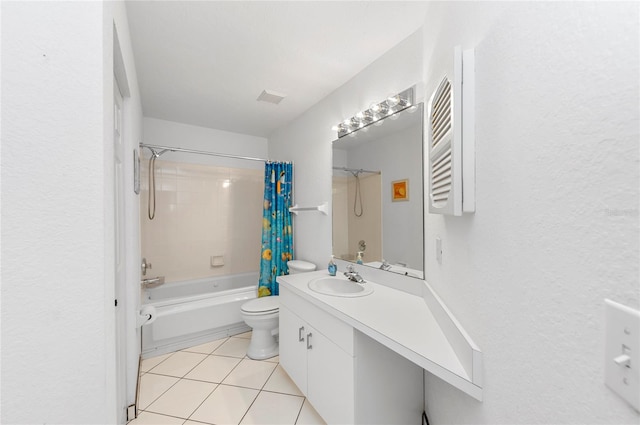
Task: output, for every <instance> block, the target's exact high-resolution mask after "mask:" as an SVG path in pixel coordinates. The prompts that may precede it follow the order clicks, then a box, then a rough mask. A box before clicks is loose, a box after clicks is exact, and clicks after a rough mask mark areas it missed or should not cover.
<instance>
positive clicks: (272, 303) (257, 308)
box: [241, 295, 280, 313]
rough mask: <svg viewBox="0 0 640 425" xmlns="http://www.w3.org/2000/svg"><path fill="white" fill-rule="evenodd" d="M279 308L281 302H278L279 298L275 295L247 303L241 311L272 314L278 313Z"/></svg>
mask: <svg viewBox="0 0 640 425" xmlns="http://www.w3.org/2000/svg"><path fill="white" fill-rule="evenodd" d="M279 308H280V302H279V301H278V296H277V295H273V296H270V297H262V298H256V299H254V300H251V301H247V302H246V303H244V304H242V307H241V310H242V311H244V312H246V313H272V312H274V311H278V309H279Z"/></svg>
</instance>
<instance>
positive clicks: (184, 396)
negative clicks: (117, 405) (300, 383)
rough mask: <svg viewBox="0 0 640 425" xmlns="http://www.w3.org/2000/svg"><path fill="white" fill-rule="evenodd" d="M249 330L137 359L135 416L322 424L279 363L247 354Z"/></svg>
mask: <svg viewBox="0 0 640 425" xmlns="http://www.w3.org/2000/svg"><path fill="white" fill-rule="evenodd" d="M250 338H251V332H247V333H244V334H240V335H236V336H233V337H229V338H223V339H220V340H217V341H212V342H209V343H206V344H202V345H198V346H196V347H190V348H186V349H184V350H181V351H176V352H175V353H169V354H165V355H162V356H157V357H152V358H149V359H145V360H143V361H142V364H141V367H140V374H141V376H140V397H139V400H138V417H137V418H136V419H134V420H133V421H130V422H129V424H130V425H151V424H180V425H202V424H216V425H218V424H264V425H266V424H278V425H284V424H292V425H293V424H308V425H315V424H324V421H323V420H322V418H320V416H319V415H318V413H317V412H316V411H315V410H314V409H313V407H312V406H311V405H310V404H309V402H308V401H307V400H306V399H305V397H304V396H303V395H302V393H301V392H300V390H298V388H297V387H296V385H295V384H294V383H293V381H291V378H289V376H288V375H287V374H286V372H285V371H284V370H283V369H282V368H281V367H280V364H279V363H278V360H279V358H278V357H274V358H272V359H267V360H262V361H256V360H251V359H249V358H248V357H247V356H246V352H247V346H248V345H249V339H250Z"/></svg>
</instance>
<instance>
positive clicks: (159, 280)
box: [140, 276, 164, 288]
mask: <svg viewBox="0 0 640 425" xmlns="http://www.w3.org/2000/svg"><path fill="white" fill-rule="evenodd" d="M140 283H142V286H143V287H145V288H155V287H156V286H160V285H162V284H163V283H164V276H158V277H150V278H148V279H142V281H141V282H140Z"/></svg>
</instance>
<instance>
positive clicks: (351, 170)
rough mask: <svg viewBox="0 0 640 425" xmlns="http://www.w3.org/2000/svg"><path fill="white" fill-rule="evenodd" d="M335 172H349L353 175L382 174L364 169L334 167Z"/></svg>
mask: <svg viewBox="0 0 640 425" xmlns="http://www.w3.org/2000/svg"><path fill="white" fill-rule="evenodd" d="M333 169H334V170H340V171H349V172H352V173H354V172H355V173H373V174H381V172H380V171H371V170H363V169H362V168H347V167H333Z"/></svg>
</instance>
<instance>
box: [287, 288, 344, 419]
mask: <svg viewBox="0 0 640 425" xmlns="http://www.w3.org/2000/svg"><path fill="white" fill-rule="evenodd" d="M280 297H282V293H280ZM285 298H288V297H286V296H285ZM298 303H299V304H298V305H295V303H294V305H293V306H292V305H291V303H283V302H282V299H281V300H280V364H281V365H282V367H283V368H284V369H285V370H286V371H287V373H288V374H289V376H290V377H291V379H292V380H293V382H295V384H296V385H297V386H298V388H300V391H302V392H303V393H304V394H305V396H307V398H308V399H309V401H310V402H311V404H312V405H313V406H314V407H315V408H316V410H317V411H318V413H320V414H321V415H322V417H323V418H324V420H325V421H326V422H327V423H336V424H348V423H354V410H353V408H354V397H353V369H354V358H353V354H352V352H353V344H351V353H349V352H347V351H345V350H344V349H343V348H344V347H343V348H341V347H339V346H338V345H337V344H336V343H334V342H333V341H332V340H331V339H329V336H327V335H325V334H323V333H322V332H321V331H320V330H319V328H324V329H323V330H324V331H325V333H328V332H326V330H328V328H329V327H331V325H334V326H335V325H336V323H331V322H333V321H336V319H334V318H333V317H331V316H329V315H328V314H326V313H323V312H321V311H319V310H317V309H316V310H309V308H308V307H309V306H305V303H306V302H305V301H304V300H302V299H299V300H298ZM290 307H292V309H294V310H296V311H297V312H298V314H296V313H294V312H293V311H292V309H290ZM312 307H313V306H312ZM300 308H303V309H304V310H307V312H311V313H312V316H313V319H315V320H314V321H313V323H316V324H318V327H317V328H316V327H314V326H312V325H311V324H310V323H309V321H307V320H304V319H303V318H301V317H300V315H299V313H300ZM305 316H306V314H305ZM326 323H331V324H330V325H329V326H325V324H326ZM338 325H342V326H338V331H339V332H347V333H350V334H351V339H353V328H351V327H350V326H348V325H346V324H341V323H338ZM347 348H348V347H347Z"/></svg>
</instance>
